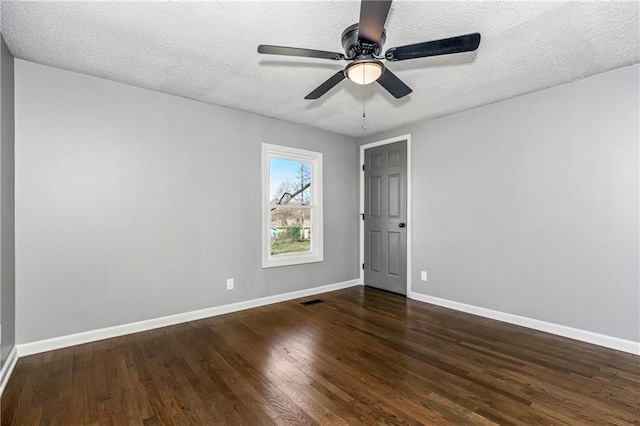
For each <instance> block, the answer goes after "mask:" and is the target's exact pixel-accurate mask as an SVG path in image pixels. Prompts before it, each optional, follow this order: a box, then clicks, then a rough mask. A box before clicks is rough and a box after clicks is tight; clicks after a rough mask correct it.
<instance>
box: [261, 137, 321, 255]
mask: <svg viewBox="0 0 640 426" xmlns="http://www.w3.org/2000/svg"><path fill="white" fill-rule="evenodd" d="M321 173H322V154H320V153H317V152H311V151H304V150H299V149H293V148H287V147H280V146H275V145H266V144H263V200H264V201H265V217H264V220H263V225H265V228H266V227H267V226H268V229H264V230H263V232H265V233H264V234H263V235H264V236H263V250H264V251H265V252H266V253H263V266H264V267H269V266H283V265H291V264H297V263H307V262H318V261H321V260H322V176H321ZM265 192H266V194H265Z"/></svg>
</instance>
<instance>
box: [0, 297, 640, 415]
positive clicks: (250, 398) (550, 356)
mask: <svg viewBox="0 0 640 426" xmlns="http://www.w3.org/2000/svg"><path fill="white" fill-rule="evenodd" d="M314 298H315V297H314ZM317 298H321V299H322V300H324V303H318V304H313V305H309V306H304V305H302V304H301V303H300V302H302V301H304V300H309V299H313V298H307V299H300V300H295V301H290V302H285V303H280V304H276V305H270V306H266V307H262V308H257V309H252V310H248V311H243V312H238V313H233V314H228V315H223V316H218V317H214V318H209V319H205V320H201V321H194V322H190V323H186V324H182V325H177V326H173V327H167V328H162V329H157V330H153V331H149V332H144V333H138V334H134V335H129V336H123V337H119V338H115V339H110V340H104V341H101V342H96V343H90V344H86V345H81V346H75V347H72V348H67V349H61V350H57V351H52V352H47V353H43V354H38V355H33V356H29V357H25V358H21V359H20V360H19V361H18V364H17V366H16V369H15V371H14V373H13V375H12V377H11V379H10V381H9V383H8V385H7V388H6V390H5V393H4V395H3V397H2V411H1V415H2V424H3V425H38V424H46V425H48V424H60V425H82V424H114V425H140V424H143V425H160V424H167V425H169V424H179V425H185V424H197V425H221V424H238V425H240V424H242V425H254V424H274V423H275V424H296V425H298V424H330V425H338V424H350V425H353V424H376V423H388V424H405V423H407V424H456V425H460V424H495V423H498V424H572V425H576V424H640V357H637V356H633V355H630V354H625V353H621V352H617V351H613V350H609V349H605V348H601V347H597V346H592V345H589V344H586V343H580V342H577V341H573V340H569V339H564V338H561V337H556V336H552V335H549V334H545V333H541V332H537V331H533V330H529V329H526V328H521V327H517V326H513V325H509V324H504V323H500V322H496V321H492V320H488V319H484V318H480V317H476V316H473V315H467V314H463V313H459V312H455V311H451V310H447V309H444V308H440V307H436V306H432V305H428V304H424V303H420V302H415V301H411V300H407V299H405V298H404V297H400V296H396V295H393V294H389V293H385V292H381V291H377V290H373V289H368V288H362V287H354V288H350V289H346V290H341V291H336V292H333V293H327V294H323V295H320V296H317Z"/></svg>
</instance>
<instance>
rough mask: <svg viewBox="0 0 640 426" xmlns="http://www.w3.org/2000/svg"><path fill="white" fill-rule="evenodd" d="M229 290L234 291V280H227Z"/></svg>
mask: <svg viewBox="0 0 640 426" xmlns="http://www.w3.org/2000/svg"><path fill="white" fill-rule="evenodd" d="M227 290H233V278H229V279H227Z"/></svg>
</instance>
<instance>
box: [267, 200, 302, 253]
mask: <svg viewBox="0 0 640 426" xmlns="http://www.w3.org/2000/svg"><path fill="white" fill-rule="evenodd" d="M270 235H271V254H272V255H278V254H287V253H306V252H309V251H310V250H311V210H310V209H305V208H278V207H275V208H273V209H272V210H271V231H270Z"/></svg>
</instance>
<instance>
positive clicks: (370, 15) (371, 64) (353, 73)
mask: <svg viewBox="0 0 640 426" xmlns="http://www.w3.org/2000/svg"><path fill="white" fill-rule="evenodd" d="M390 7H391V0H362V3H361V5H360V22H359V23H357V24H353V25H350V26H349V27H347V29H345V30H344V31H343V32H342V47H343V48H344V51H345V53H344V54H342V53H336V52H327V51H324V50H313V49H301V48H297V47H284V46H271V45H265V44H261V45H260V46H258V53H264V54H268V55H286V56H301V57H305V58H320V59H331V60H334V61H342V60H345V61H349V64H347V66H346V67H345V68H344V70H342V71H338V72H337V73H335V74H334V75H333V76H331V78H329V79H328V80H327V81H325V82H324V83H322V84H321V85H320V86H318V87H317V88H316V89H315V90H313V91H312V92H311V93H309V94H308V95H307V96H305V97H304V98H305V99H318V98H320V96H322V95H324V94H325V93H327V92H328V91H329V90H330V89H331V88H333V87H334V86H335V85H337V84H338V83H340V82H341V81H342V80H344V79H345V78H348V79H349V80H351V81H353V82H355V83H358V84H370V83H373V82H374V81H377V82H378V83H379V84H380V85H381V86H382V87H384V88H385V89H386V90H387V91H388V92H389V93H391V94H392V95H393V96H394V97H396V98H402V97H403V96H407V95H408V94H409V93H411V88H409V86H407V85H406V84H404V83H403V82H402V80H400V79H399V78H398V77H396V75H395V74H394V73H392V72H391V71H390V70H389V69H388V68H387V67H385V66H384V64H383V63H382V62H381V61H380V60H381V59H386V60H387V61H390V62H395V61H404V60H407V59H415V58H425V57H427V56H438V55H449V54H451V53H460V52H471V51H473V50H476V49H477V48H478V45H479V44H480V34H479V33H472V34H466V35H462V36H458V37H452V38H445V39H442V40H434V41H427V42H423V43H416V44H409V45H406V46H399V47H392V48H390V49H388V50H387V51H386V52H385V53H384V56H381V57H380V56H378V55H380V53H381V52H382V46H383V45H384V42H385V40H386V33H385V29H384V23H385V21H386V20H387V15H388V14H389V8H390Z"/></svg>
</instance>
